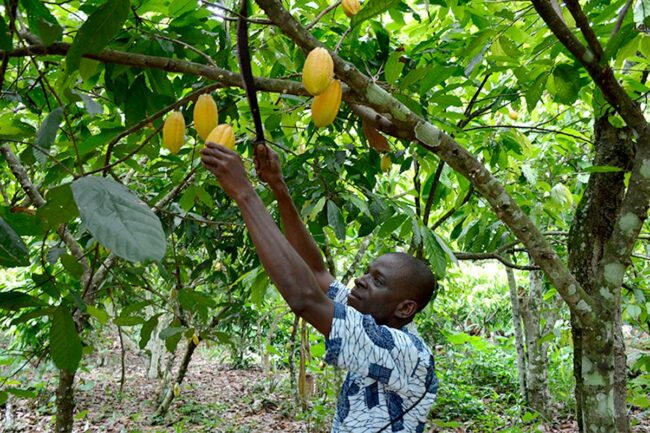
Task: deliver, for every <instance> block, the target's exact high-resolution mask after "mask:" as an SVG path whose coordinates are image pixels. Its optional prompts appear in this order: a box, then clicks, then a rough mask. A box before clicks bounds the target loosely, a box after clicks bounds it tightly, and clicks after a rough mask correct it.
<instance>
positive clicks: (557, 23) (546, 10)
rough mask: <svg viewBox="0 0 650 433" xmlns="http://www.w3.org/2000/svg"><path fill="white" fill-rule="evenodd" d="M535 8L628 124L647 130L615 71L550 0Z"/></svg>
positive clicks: (535, 1)
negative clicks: (579, 37) (585, 42)
mask: <svg viewBox="0 0 650 433" xmlns="http://www.w3.org/2000/svg"><path fill="white" fill-rule="evenodd" d="M532 2H533V6H534V7H535V10H536V11H537V13H539V15H540V16H541V17H542V19H543V20H544V22H546V24H547V25H548V27H549V28H550V29H551V31H552V32H553V34H554V35H555V36H556V37H557V38H558V40H559V41H560V42H561V43H562V45H564V46H565V47H566V49H568V50H569V52H571V54H573V55H574V57H575V58H576V59H578V61H579V62H580V63H581V64H582V65H583V66H584V68H585V69H586V70H587V72H588V73H589V75H590V76H591V78H592V79H593V80H594V83H596V85H597V86H598V88H599V89H600V90H601V92H602V93H603V96H604V97H605V99H606V100H607V102H608V103H609V104H610V105H611V106H612V107H614V108H615V109H616V111H617V112H618V113H619V114H620V115H621V117H622V118H623V119H624V120H625V122H626V123H627V124H628V125H629V126H630V127H632V128H634V129H635V130H636V131H637V133H638V134H640V133H641V130H643V129H644V128H645V125H646V121H645V117H644V115H643V113H642V112H641V110H640V108H639V106H638V105H637V104H636V103H635V102H634V101H633V100H632V99H631V98H630V96H629V95H628V94H627V92H625V90H624V89H623V87H622V86H621V85H620V83H619V82H618V80H616V77H615V76H614V71H613V70H612V68H611V67H610V66H609V65H608V64H602V65H601V64H600V63H599V61H598V59H597V56H596V54H595V53H594V52H593V51H592V50H590V49H588V48H586V47H585V46H584V45H582V43H581V42H580V41H579V40H578V39H577V38H576V37H575V36H574V35H573V33H571V30H569V28H568V27H567V26H566V24H565V23H564V22H563V21H562V20H561V19H560V17H559V16H558V14H557V13H556V12H555V10H554V9H553V7H552V5H551V4H550V3H549V1H548V0H532Z"/></svg>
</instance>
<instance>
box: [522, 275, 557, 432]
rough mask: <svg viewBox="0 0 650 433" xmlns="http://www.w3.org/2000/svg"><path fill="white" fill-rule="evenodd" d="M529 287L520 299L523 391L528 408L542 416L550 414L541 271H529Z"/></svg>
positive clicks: (547, 416)
mask: <svg viewBox="0 0 650 433" xmlns="http://www.w3.org/2000/svg"><path fill="white" fill-rule="evenodd" d="M529 279H530V289H529V293H528V297H526V296H523V297H522V302H520V308H521V314H522V318H523V322H524V333H525V336H526V354H527V355H528V365H527V370H526V394H527V401H528V404H529V405H530V407H531V408H533V409H535V410H536V411H537V412H539V413H540V414H541V415H542V416H543V417H544V418H545V419H546V420H549V419H550V418H551V410H550V407H551V406H550V404H549V403H550V400H551V395H550V392H549V390H548V356H547V350H548V343H543V342H541V339H542V337H543V336H544V327H543V325H542V305H541V303H542V274H541V272H539V271H530V278H529Z"/></svg>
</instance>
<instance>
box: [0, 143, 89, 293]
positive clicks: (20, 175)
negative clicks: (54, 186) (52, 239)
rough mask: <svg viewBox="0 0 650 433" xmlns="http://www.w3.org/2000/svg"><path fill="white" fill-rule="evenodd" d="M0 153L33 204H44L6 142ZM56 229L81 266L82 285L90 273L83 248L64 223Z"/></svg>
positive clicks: (0, 148) (43, 200)
mask: <svg viewBox="0 0 650 433" xmlns="http://www.w3.org/2000/svg"><path fill="white" fill-rule="evenodd" d="M0 153H2V155H3V156H4V157H5V160H6V161H7V164H8V165H9V169H10V170H11V172H12V173H13V175H14V176H15V177H16V179H17V180H18V182H20V185H21V187H22V188H23V190H24V191H25V192H26V193H27V195H28V196H29V198H30V199H31V201H32V203H33V204H34V206H36V207H41V206H43V205H45V199H44V198H43V196H42V195H41V193H40V192H39V191H38V189H37V188H36V186H35V185H34V184H33V183H32V181H31V180H30V179H29V175H28V174H27V171H26V170H25V168H24V167H23V165H22V164H21V163H20V161H18V158H16V155H14V153H13V151H12V150H11V149H10V148H9V145H8V144H2V145H0ZM56 231H57V233H58V234H59V236H61V239H63V242H64V243H65V244H66V246H67V247H68V249H69V250H70V252H71V253H72V255H73V256H74V257H75V258H76V259H77V261H78V262H79V264H80V265H81V267H82V268H83V276H82V279H81V280H82V286H85V283H87V282H88V278H89V275H90V274H89V269H90V268H89V266H88V261H87V260H86V259H85V254H84V252H83V248H82V247H81V245H79V243H78V242H77V241H76V240H75V239H74V237H72V234H70V232H69V231H68V229H67V228H66V226H65V225H63V224H62V225H60V226H59V227H58V228H57V230H56Z"/></svg>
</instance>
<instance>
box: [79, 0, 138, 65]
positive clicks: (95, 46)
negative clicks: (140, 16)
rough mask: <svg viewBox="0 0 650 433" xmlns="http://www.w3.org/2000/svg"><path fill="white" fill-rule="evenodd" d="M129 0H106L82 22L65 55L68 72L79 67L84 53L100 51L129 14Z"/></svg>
mask: <svg viewBox="0 0 650 433" xmlns="http://www.w3.org/2000/svg"><path fill="white" fill-rule="evenodd" d="M129 7H130V2H129V0H107V1H106V3H104V4H103V5H101V6H100V7H99V8H98V9H97V10H96V11H95V12H93V13H92V14H90V16H89V17H88V19H87V20H86V22H84V23H83V25H82V26H81V28H80V29H79V31H78V32H77V35H76V36H75V38H74V41H73V42H72V46H70V49H69V50H68V54H67V56H66V64H67V65H66V71H67V72H68V73H70V72H73V71H76V70H77V68H79V62H80V60H81V57H82V56H83V55H84V54H95V53H98V52H100V51H101V50H102V49H103V48H104V47H105V46H106V45H107V44H108V43H109V42H110V41H111V40H112V39H113V37H115V35H116V34H117V32H118V31H119V30H120V29H121V28H122V25H123V24H124V21H126V18H127V16H128V15H129Z"/></svg>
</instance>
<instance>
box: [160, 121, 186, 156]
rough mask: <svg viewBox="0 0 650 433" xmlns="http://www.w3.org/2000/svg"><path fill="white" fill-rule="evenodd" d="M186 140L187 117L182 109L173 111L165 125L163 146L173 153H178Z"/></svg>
mask: <svg viewBox="0 0 650 433" xmlns="http://www.w3.org/2000/svg"><path fill="white" fill-rule="evenodd" d="M184 141H185V119H184V118H183V115H182V114H181V112H180V111H172V113H171V114H170V115H169V116H167V119H165V124H164V125H163V146H165V148H167V149H169V151H170V152H171V153H173V154H176V153H178V151H179V150H180V148H181V146H182V145H183V142H184Z"/></svg>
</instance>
